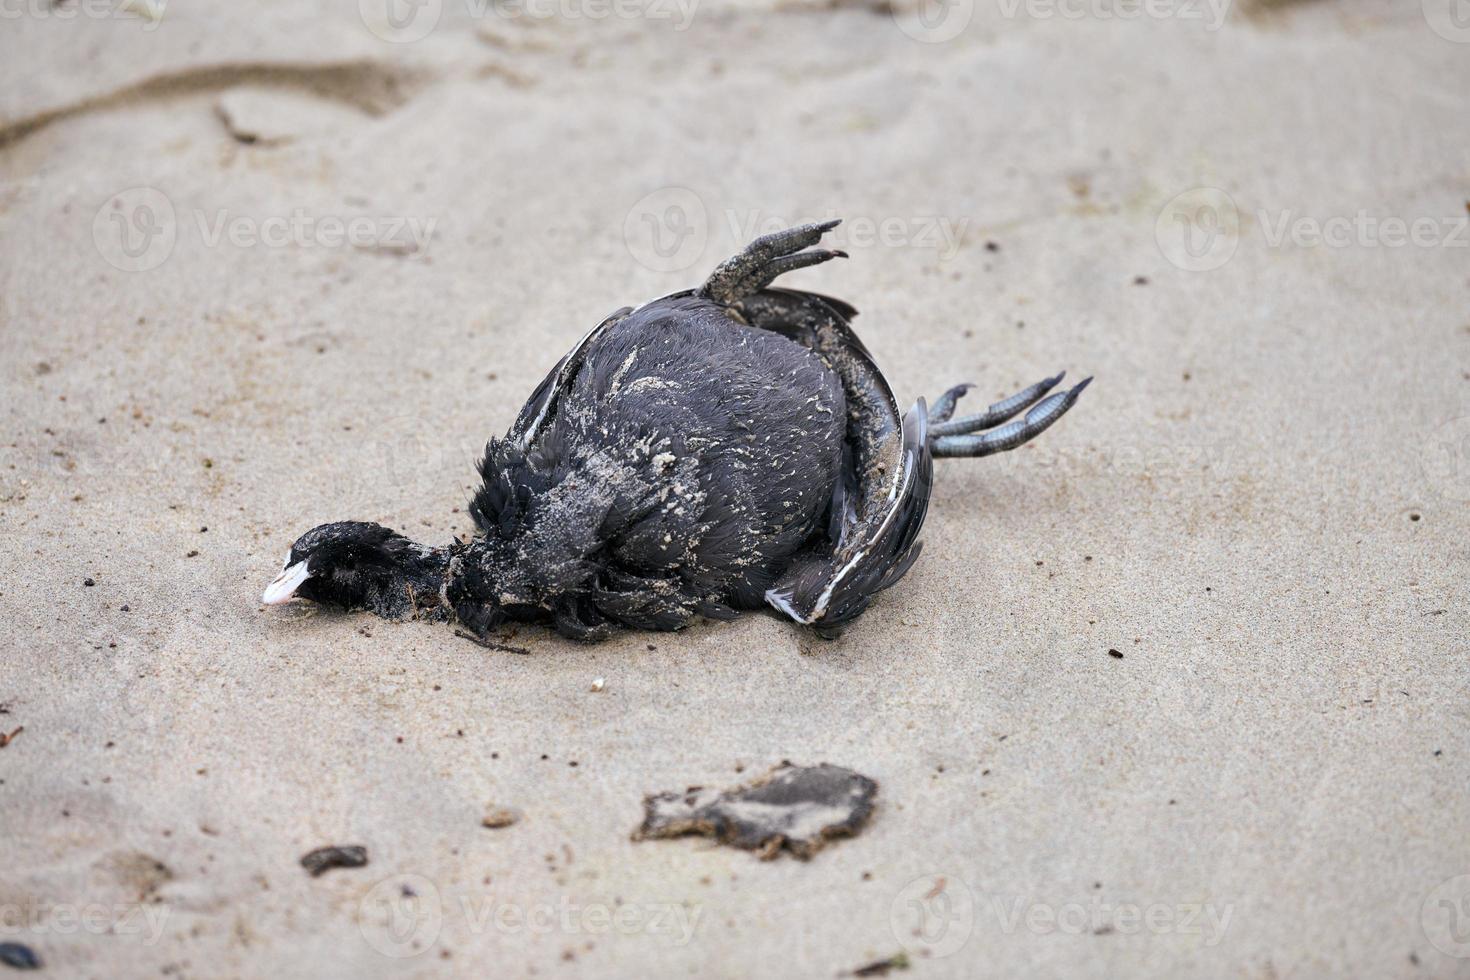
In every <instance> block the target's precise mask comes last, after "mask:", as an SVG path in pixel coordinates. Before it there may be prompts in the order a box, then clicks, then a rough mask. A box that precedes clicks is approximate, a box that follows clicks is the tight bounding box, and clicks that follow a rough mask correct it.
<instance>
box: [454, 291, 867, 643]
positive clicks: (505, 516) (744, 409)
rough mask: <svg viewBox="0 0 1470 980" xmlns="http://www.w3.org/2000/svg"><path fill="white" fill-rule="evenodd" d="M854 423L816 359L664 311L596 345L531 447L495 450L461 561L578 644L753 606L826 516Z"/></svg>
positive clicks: (732, 326)
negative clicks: (589, 637)
mask: <svg viewBox="0 0 1470 980" xmlns="http://www.w3.org/2000/svg"><path fill="white" fill-rule="evenodd" d="M534 404H535V403H534V402H533V405H534ZM846 414H847V413H846V400H845V399H844V397H843V394H842V384H841V382H840V381H839V379H838V378H837V376H836V375H835V374H834V373H833V372H832V370H831V369H830V368H828V367H827V366H826V365H825V364H823V363H822V361H821V359H820V358H819V357H817V356H816V355H815V354H814V353H813V352H812V351H811V350H809V349H807V348H805V347H802V346H801V345H799V344H797V343H795V342H793V341H790V340H788V339H786V338H785V337H782V336H781V335H779V334H776V333H772V332H770V331H765V330H759V329H755V328H752V327H749V326H746V325H743V324H740V323H738V322H736V321H735V320H733V319H732V318H731V317H730V316H729V314H728V313H727V312H726V311H725V309H724V308H722V307H720V306H719V305H717V304H716V303H714V302H712V301H711V300H708V299H705V298H702V297H697V296H680V297H675V298H668V299H662V300H658V301H656V302H654V303H650V304H648V305H647V306H645V307H643V308H642V309H639V310H637V311H635V312H632V313H629V314H627V315H626V316H623V317H621V318H619V319H618V320H617V321H616V322H615V323H614V324H611V325H609V326H608V327H606V328H603V329H599V331H598V332H597V333H596V334H595V335H594V336H593V337H592V338H590V340H589V342H588V344H587V346H586V348H585V350H584V351H583V355H582V365H581V369H580V370H578V371H577V372H576V373H575V374H573V375H572V376H571V378H570V379H569V381H568V383H567V384H566V385H565V386H564V387H562V388H561V389H560V391H559V392H558V393H557V397H556V400H555V404H554V405H553V406H551V411H550V412H549V413H548V414H547V416H546V417H545V418H543V419H541V420H540V422H539V425H537V427H536V428H535V431H534V434H533V438H531V439H530V440H529V444H528V445H526V446H524V448H523V446H522V445H521V444H520V442H519V441H518V440H517V439H515V438H508V439H503V440H495V441H493V442H491V444H490V446H489V447H488V449H487V452H486V456H485V460H484V462H483V463H482V464H481V467H480V473H481V476H482V478H483V480H484V486H483V487H482V488H481V489H480V491H479V492H478V493H477V494H476V495H475V498H474V500H473V502H472V503H471V505H470V513H471V515H472V516H473V517H474V519H475V523H476V525H477V526H478V528H479V531H480V534H481V538H480V540H479V541H477V542H476V543H475V544H473V545H472V546H471V549H470V550H471V554H472V555H474V556H476V557H478V556H479V555H480V554H481V553H483V555H484V556H485V558H486V559H488V561H489V563H490V564H492V565H493V566H494V567H495V568H496V569H499V570H501V574H499V575H497V576H495V580H494V581H493V583H487V584H490V585H492V586H493V589H494V591H495V600H496V603H497V605H498V606H500V607H501V608H502V609H516V608H526V607H529V608H530V609H549V610H551V611H552V613H553V615H554V617H555V619H556V621H557V623H558V625H560V626H561V627H562V628H563V630H564V631H565V632H571V633H574V634H577V635H581V634H582V633H583V632H584V631H585V630H586V629H587V628H590V627H593V626H594V625H595V624H598V623H599V622H600V621H601V620H602V619H603V618H610V619H612V620H615V621H618V622H621V623H623V624H626V625H630V626H637V627H642V628H646V629H665V630H667V629H676V628H678V627H679V626H682V625H684V624H685V623H686V622H688V620H689V619H690V618H691V617H692V616H693V615H695V613H696V612H699V613H703V614H705V615H711V616H721V615H726V614H727V613H728V611H729V610H733V609H754V608H759V607H760V606H761V605H762V604H764V602H765V598H764V596H765V593H766V590H767V589H769V588H770V587H771V586H772V584H774V582H775V579H776V576H777V575H778V574H779V572H780V571H781V570H782V569H783V568H785V566H786V565H787V563H788V562H789V561H790V559H791V556H792V555H793V554H794V553H795V552H796V551H797V550H798V549H799V548H801V547H802V545H803V544H805V543H806V541H807V540H808V539H809V538H811V536H812V535H813V533H814V532H816V531H817V529H818V527H819V524H820V521H821V519H822V518H823V517H824V516H825V515H826V513H827V509H828V506H829V505H830V503H831V498H832V487H833V485H834V483H835V481H836V480H837V478H838V473H839V470H840V467H841V465H842V452H843V445H844V434H845V429H846V424H845V423H846ZM533 421H534V420H533Z"/></svg>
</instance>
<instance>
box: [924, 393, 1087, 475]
mask: <svg viewBox="0 0 1470 980" xmlns="http://www.w3.org/2000/svg"><path fill="white" fill-rule="evenodd" d="M1061 379H1062V376H1061V375H1057V376H1056V377H1055V378H1048V379H1047V380H1045V381H1041V382H1038V383H1037V384H1034V385H1032V386H1031V387H1030V388H1027V389H1026V390H1025V391H1022V392H1018V393H1017V394H1014V395H1012V396H1011V397H1010V398H1007V399H1005V400H1004V401H1001V402H997V403H996V404H994V405H992V406H991V407H990V409H989V411H986V412H983V413H981V414H979V415H969V416H965V417H964V418H959V419H955V420H953V421H951V422H945V423H942V424H940V425H936V426H933V427H932V428H931V429H930V442H929V447H930V449H931V450H932V451H933V453H934V455H935V457H958V456H969V457H979V456H989V455H991V454H992V453H999V452H1005V451H1006V450H1007V449H1015V448H1016V447H1017V446H1021V445H1024V444H1025V443H1027V442H1030V441H1031V440H1032V439H1034V438H1036V437H1037V436H1039V435H1041V433H1042V432H1044V431H1046V429H1047V428H1048V427H1050V426H1051V424H1052V423H1053V422H1055V421H1056V420H1057V419H1059V418H1061V417H1062V416H1063V415H1065V414H1066V413H1067V410H1068V409H1070V408H1071V407H1072V406H1073V405H1075V404H1076V403H1077V398H1078V396H1080V395H1081V394H1082V392H1083V389H1085V388H1086V387H1087V386H1088V385H1089V384H1091V383H1092V379H1091V378H1086V379H1084V380H1083V381H1081V382H1079V383H1078V384H1077V385H1075V386H1073V387H1072V388H1070V389H1068V390H1067V391H1059V392H1057V393H1056V394H1053V395H1048V396H1047V397H1045V398H1042V400H1041V401H1040V402H1036V404H1035V406H1034V407H1032V408H1031V410H1030V411H1028V412H1027V413H1026V417H1025V418H1024V419H1018V420H1016V421H1014V422H1007V423H1006V424H1005V425H1002V426H1000V427H999V428H995V429H990V430H989V431H988V432H976V431H975V430H976V429H980V428H983V427H985V426H988V425H994V424H995V423H997V422H1004V421H1005V420H1006V419H1008V418H1010V417H1012V416H1013V415H1015V414H1016V413H1017V412H1019V411H1021V410H1022V409H1023V408H1025V407H1026V406H1027V405H1030V404H1031V403H1032V402H1035V401H1036V399H1037V398H1039V397H1040V396H1041V395H1042V394H1044V393H1045V392H1046V391H1047V389H1049V388H1051V387H1052V386H1054V385H1055V384H1056V383H1057V382H1059V381H1060V380H1061ZM945 430H948V434H946V433H945ZM936 433H938V434H937V435H936Z"/></svg>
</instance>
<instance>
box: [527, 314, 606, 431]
mask: <svg viewBox="0 0 1470 980" xmlns="http://www.w3.org/2000/svg"><path fill="white" fill-rule="evenodd" d="M632 312H633V307H631V306H625V307H623V308H622V309H620V310H617V311H616V312H614V313H612V314H610V315H609V316H608V317H607V319H605V320H603V321H602V322H601V323H599V324H598V325H597V326H595V327H593V328H592V329H591V330H589V331H587V334H586V336H584V337H583V338H582V339H581V340H579V341H577V345H576V346H575V347H573V348H572V349H571V350H570V351H568V352H567V355H566V356H565V357H563V358H562V359H561V360H560V361H557V362H556V367H554V368H552V369H551V373H550V374H548V375H547V376H546V377H545V378H542V379H541V383H540V384H539V385H537V386H536V390H535V391H533V392H531V397H530V398H528V399H527V400H526V404H525V405H524V406H523V407H522V408H521V414H520V415H518V416H516V420H515V424H514V425H512V426H511V427H510V432H508V433H507V434H506V438H507V439H508V440H510V441H511V442H512V443H514V444H515V445H516V446H518V447H520V448H521V449H525V448H526V447H528V446H529V445H530V444H531V443H532V441H533V440H535V438H536V434H537V433H538V432H539V431H540V430H541V426H542V425H543V424H544V423H545V422H546V420H547V418H549V417H550V416H551V412H552V410H553V409H554V408H555V407H556V399H557V396H558V395H560V394H561V391H562V389H563V388H565V387H566V385H567V382H568V381H570V380H571V378H572V376H573V375H575V374H576V373H577V369H578V368H579V367H581V366H582V359H583V358H584V357H585V356H586V355H587V349H588V348H589V347H591V346H592V343H593V341H595V340H596V339H597V338H598V337H600V336H601V335H602V334H603V333H604V332H605V331H607V330H609V329H611V328H612V327H613V326H614V325H615V324H617V323H618V322H619V321H620V320H623V319H624V318H626V317H627V316H628V314H629V313H632Z"/></svg>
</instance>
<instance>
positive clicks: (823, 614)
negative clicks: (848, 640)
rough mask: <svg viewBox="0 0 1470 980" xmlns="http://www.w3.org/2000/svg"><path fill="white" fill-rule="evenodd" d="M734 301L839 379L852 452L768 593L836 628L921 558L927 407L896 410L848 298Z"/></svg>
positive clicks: (929, 465) (801, 617) (772, 294)
mask: <svg viewBox="0 0 1470 980" xmlns="http://www.w3.org/2000/svg"><path fill="white" fill-rule="evenodd" d="M732 308H733V310H734V311H735V312H736V313H737V314H738V315H740V316H741V317H743V318H744V319H745V320H746V321H747V322H748V323H750V325H751V326H754V327H759V328H761V329H764V330H772V331H775V332H777V333H780V334H782V335H783V336H785V337H788V338H790V339H791V340H793V341H795V342H797V343H799V344H802V345H804V346H806V347H809V348H811V349H812V350H813V351H815V352H816V353H818V354H819V355H821V356H822V358H823V359H824V360H825V361H826V362H827V363H828V364H829V366H830V367H831V368H832V370H833V371H834V372H836V374H837V375H838V377H839V378H841V380H842V387H843V393H844V395H845V396H846V398H847V404H848V423H847V441H848V447H849V449H850V452H849V453H848V454H847V460H846V462H845V464H844V465H845V469H846V472H845V473H844V475H843V478H842V479H840V480H838V481H837V485H836V486H835V487H834V490H833V499H832V520H831V521H830V522H829V530H828V533H827V535H826V538H825V540H819V541H818V542H817V543H816V544H815V545H814V546H812V547H810V548H809V549H808V550H807V551H806V552H804V553H802V554H800V555H798V556H797V557H796V558H795V560H793V562H792V564H791V566H790V567H789V568H788V569H787V570H786V572H785V573H784V574H783V575H782V576H781V578H780V579H779V580H778V581H777V582H776V584H775V585H774V586H773V587H772V588H771V589H770V590H769V591H768V592H767V593H766V601H767V602H768V603H770V604H771V605H772V606H774V607H775V608H776V609H778V610H780V611H781V612H783V613H785V614H786V615H788V616H790V617H791V618H792V619H794V620H796V621H797V622H799V623H804V624H806V625H809V626H812V627H814V628H816V629H817V630H818V632H821V633H824V634H827V635H835V634H836V633H837V632H839V631H840V630H841V629H842V627H844V626H845V625H846V624H847V623H849V622H851V621H852V620H853V619H855V618H856V617H857V616H858V615H860V614H861V613H862V612H863V610H865V609H866V608H867V607H868V604H869V603H870V602H871V601H872V599H873V596H874V595H876V594H877V593H879V592H881V591H882V590H884V589H886V588H888V587H889V586H891V585H893V584H894V583H895V582H897V581H898V580H899V579H900V578H902V577H903V575H904V573H905V572H907V571H908V569H909V566H910V565H912V564H913V562H914V559H916V558H918V556H919V547H920V546H919V541H918V535H919V531H920V529H921V528H922V527H923V524H924V515H925V513H926V512H927V511H928V507H929V492H930V487H931V485H932V473H933V458H932V456H931V455H930V450H929V439H928V412H927V410H926V408H925V406H924V402H923V401H922V400H920V401H919V402H918V403H917V404H915V405H914V407H913V408H912V409H910V410H909V411H908V413H907V414H901V413H900V411H899V407H898V401H897V399H896V398H895V397H894V395H893V389H892V388H891V387H890V386H889V384H888V380H887V379H886V378H885V377H884V376H883V372H882V371H880V370H879V369H878V366H877V364H876V363H874V361H873V357H872V355H871V354H870V353H868V349H867V348H866V347H864V346H863V342H862V341H861V340H859V339H858V337H857V334H855V333H854V332H853V330H852V327H851V325H850V324H849V323H848V319H849V318H850V317H851V316H854V315H856V311H855V310H853V308H852V307H850V306H848V305H847V304H846V303H843V302H842V301H840V300H834V299H830V298H828V297H825V296H819V295H817V294H815V293H805V292H801V291H799V290H790V289H764V290H761V291H760V292H758V293H754V294H752V295H750V296H747V297H745V298H744V299H742V300H740V301H739V302H737V303H736V304H734V306H733V307H732Z"/></svg>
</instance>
